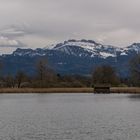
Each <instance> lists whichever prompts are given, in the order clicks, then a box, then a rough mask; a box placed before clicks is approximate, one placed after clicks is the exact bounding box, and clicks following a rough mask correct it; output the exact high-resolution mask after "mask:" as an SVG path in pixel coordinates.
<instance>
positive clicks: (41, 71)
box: [37, 59, 47, 81]
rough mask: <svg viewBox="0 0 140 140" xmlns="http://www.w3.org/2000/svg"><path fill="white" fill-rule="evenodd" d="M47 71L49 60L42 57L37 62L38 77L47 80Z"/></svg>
mask: <svg viewBox="0 0 140 140" xmlns="http://www.w3.org/2000/svg"><path fill="white" fill-rule="evenodd" d="M46 71H47V61H46V60H45V59H41V60H39V61H38V63H37V77H38V79H39V80H40V81H43V80H45V78H46Z"/></svg>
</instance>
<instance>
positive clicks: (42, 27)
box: [0, 0, 140, 53]
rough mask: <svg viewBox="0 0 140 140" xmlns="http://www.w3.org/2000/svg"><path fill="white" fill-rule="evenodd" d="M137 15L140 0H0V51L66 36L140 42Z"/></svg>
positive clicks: (41, 44)
mask: <svg viewBox="0 0 140 140" xmlns="http://www.w3.org/2000/svg"><path fill="white" fill-rule="evenodd" d="M139 16H140V0H0V18H1V19H0V51H1V52H3V53H5V52H9V51H11V50H13V49H15V48H17V47H26V46H27V47H31V48H36V47H45V46H46V45H48V44H53V43H57V42H62V41H65V40H67V39H92V40H95V41H98V42H100V43H103V44H110V45H115V46H121V47H123V46H127V45H130V44H132V43H133V42H140V18H139ZM7 46H10V47H7Z"/></svg>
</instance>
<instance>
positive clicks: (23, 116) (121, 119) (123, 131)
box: [0, 93, 140, 140]
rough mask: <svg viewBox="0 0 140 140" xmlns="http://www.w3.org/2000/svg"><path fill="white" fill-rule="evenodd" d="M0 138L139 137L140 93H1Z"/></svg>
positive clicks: (119, 139)
mask: <svg viewBox="0 0 140 140" xmlns="http://www.w3.org/2000/svg"><path fill="white" fill-rule="evenodd" d="M0 140H140V96H138V95H129V94H124V95H120V94H108V95H107V94H106V95H100V94H99V95H98V94H96V95H95V94H82V93H81V94H79V93H78V94H74V93H72V94H19V95H18V94H1V95H0Z"/></svg>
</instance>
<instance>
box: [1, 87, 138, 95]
mask: <svg viewBox="0 0 140 140" xmlns="http://www.w3.org/2000/svg"><path fill="white" fill-rule="evenodd" d="M0 93H94V89H93V88H0ZM110 93H118V94H123V93H128V94H129V93H130V94H140V88H139V87H112V88H110Z"/></svg>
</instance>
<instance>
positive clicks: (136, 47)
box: [1, 40, 140, 76]
mask: <svg viewBox="0 0 140 140" xmlns="http://www.w3.org/2000/svg"><path fill="white" fill-rule="evenodd" d="M139 52H140V43H134V44H132V45H130V46H127V47H123V48H120V47H114V46H111V45H102V44H100V43H96V42H95V41H93V40H68V41H65V42H63V43H59V44H56V45H50V46H47V47H45V48H38V49H17V50H16V51H14V52H13V53H12V54H10V55H3V56H1V60H3V61H4V63H5V69H6V70H5V71H4V72H5V73H11V71H12V73H15V72H16V71H17V70H18V69H22V70H25V71H26V72H28V73H34V71H35V68H34V65H35V61H36V60H37V59H40V58H41V57H44V58H45V59H47V60H48V64H49V65H50V67H52V68H53V69H54V70H56V72H58V73H62V74H90V73H91V71H92V70H93V69H94V68H95V67H96V66H97V65H100V64H101V65H102V64H108V65H111V66H113V67H115V68H116V70H117V71H118V73H119V74H121V75H123V76H124V75H128V73H129V70H128V69H129V61H130V59H131V58H132V57H133V56H134V55H136V54H138V53H139ZM9 65H10V66H11V67H10V69H9V68H8V67H9ZM120 68H121V69H120Z"/></svg>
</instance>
